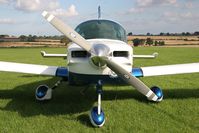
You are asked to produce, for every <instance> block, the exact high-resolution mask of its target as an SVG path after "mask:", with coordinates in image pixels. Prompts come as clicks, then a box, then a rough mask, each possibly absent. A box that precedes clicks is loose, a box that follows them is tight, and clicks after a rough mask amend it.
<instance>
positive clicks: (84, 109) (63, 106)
mask: <svg viewBox="0 0 199 133" xmlns="http://www.w3.org/2000/svg"><path fill="white" fill-rule="evenodd" d="M41 50H46V51H47V52H52V53H64V52H65V51H66V50H65V49H64V48H1V49H0V61H11V62H20V63H32V64H44V65H55V66H57V65H58V66H65V65H66V61H65V60H63V59H60V58H42V57H41V55H40V51H41ZM153 52H158V53H159V56H158V58H157V59H148V60H146V59H135V60H134V66H135V67H140V66H153V65H167V64H182V63H193V62H199V48H165V47H144V48H143V47H142V48H141V47H139V48H135V49H134V53H135V54H151V53H153ZM57 80H58V78H53V77H48V76H37V75H30V74H19V73H8V72H0V132H9V133H10V132H24V133H25V132H26V133H29V132H30V133H32V132H43V133H45V132H46V133H47V132H48V133H49V132H57V133H60V132H81V133H82V132H114V133H115V132H118V133H121V132H135V133H137V132H143V133H146V132H148V133H149V132H162V133H166V132H179V133H182V132H188V133H194V132H199V73H195V74H182V75H173V76H157V77H146V78H141V80H142V81H144V82H145V83H146V84H147V85H148V86H153V85H157V86H159V87H161V88H162V89H163V93H164V100H163V101H162V102H161V103H152V102H148V101H147V100H146V98H145V97H144V96H143V95H141V94H140V93H138V92H137V91H136V90H135V89H133V88H132V87H131V86H105V87H104V94H103V97H102V100H103V101H102V108H103V110H104V112H105V115H106V123H105V125H104V127H102V128H93V127H92V126H91V124H90V121H89V118H88V112H89V110H90V109H91V108H92V107H93V106H94V105H96V101H97V100H96V94H95V89H93V87H92V86H91V87H89V89H88V90H87V91H86V92H85V94H84V95H82V94H81V93H80V91H81V90H82V89H84V88H85V87H86V86H78V87H76V86H68V84H67V83H63V84H61V86H60V87H59V88H57V89H56V90H55V91H54V92H53V99H52V100H51V101H48V102H45V103H40V102H37V101H36V100H35V97H34V94H35V88H36V87H37V86H38V85H40V84H47V85H49V86H51V85H53V83H55V82H56V81H57Z"/></svg>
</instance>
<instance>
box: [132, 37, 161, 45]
mask: <svg viewBox="0 0 199 133" xmlns="http://www.w3.org/2000/svg"><path fill="white" fill-rule="evenodd" d="M132 42H133V45H134V46H135V47H136V46H139V45H149V46H152V45H154V46H163V45H165V42H164V41H157V40H155V41H154V40H153V39H151V38H147V39H139V38H135V39H133V40H132Z"/></svg>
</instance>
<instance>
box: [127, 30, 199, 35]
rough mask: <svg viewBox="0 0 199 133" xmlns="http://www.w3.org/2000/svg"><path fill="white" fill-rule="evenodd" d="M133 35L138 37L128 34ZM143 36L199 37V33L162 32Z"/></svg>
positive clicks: (130, 33)
mask: <svg viewBox="0 0 199 133" xmlns="http://www.w3.org/2000/svg"><path fill="white" fill-rule="evenodd" d="M132 35H135V36H136V35H137V34H133V33H132V32H129V33H128V36H132ZM142 35H147V36H153V35H155V36H199V31H195V32H193V33H190V32H182V33H169V32H167V33H164V32H160V33H159V34H152V33H149V32H148V33H146V34H142Z"/></svg>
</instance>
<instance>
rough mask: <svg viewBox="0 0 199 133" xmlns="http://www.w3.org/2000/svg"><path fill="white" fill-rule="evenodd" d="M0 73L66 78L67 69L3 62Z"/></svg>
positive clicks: (0, 62)
mask: <svg viewBox="0 0 199 133" xmlns="http://www.w3.org/2000/svg"><path fill="white" fill-rule="evenodd" d="M0 71H5V72H17V73H28V74H37V75H49V76H57V77H68V69H67V68H65V67H57V66H46V65H34V64H23V63H13V62H3V61H0Z"/></svg>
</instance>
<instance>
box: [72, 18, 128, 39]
mask: <svg viewBox="0 0 199 133" xmlns="http://www.w3.org/2000/svg"><path fill="white" fill-rule="evenodd" d="M75 31H76V32H78V33H79V34H80V35H81V36H82V37H84V38H85V39H97V38H100V39H102V38H104V39H114V40H121V41H124V42H126V40H127V39H126V31H125V30H124V28H123V27H122V26H120V25H119V24H117V23H115V22H113V21H110V20H90V21H86V22H83V23H81V24H80V25H78V26H77V27H76V28H75Z"/></svg>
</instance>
